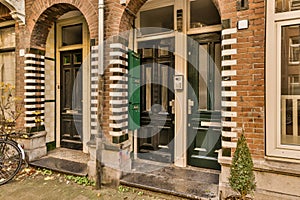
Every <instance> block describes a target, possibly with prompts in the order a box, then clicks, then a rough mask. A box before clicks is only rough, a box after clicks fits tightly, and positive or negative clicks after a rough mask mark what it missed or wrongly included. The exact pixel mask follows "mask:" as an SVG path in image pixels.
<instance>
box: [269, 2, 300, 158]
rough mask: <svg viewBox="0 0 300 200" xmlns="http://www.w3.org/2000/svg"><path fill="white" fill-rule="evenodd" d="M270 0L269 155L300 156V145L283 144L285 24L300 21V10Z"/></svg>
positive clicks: (275, 156) (272, 156) (271, 156)
mask: <svg viewBox="0 0 300 200" xmlns="http://www.w3.org/2000/svg"><path fill="white" fill-rule="evenodd" d="M275 6H276V5H275V0H273V1H268V2H267V20H266V70H265V73H266V76H265V77H266V81H265V83H266V156H267V158H270V159H272V158H274V159H278V158H280V159H288V160H291V159H300V145H299V146H296V145H283V144H281V27H282V26H286V25H294V24H300V11H291V12H282V13H275Z"/></svg>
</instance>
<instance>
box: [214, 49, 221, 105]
mask: <svg viewBox="0 0 300 200" xmlns="http://www.w3.org/2000/svg"><path fill="white" fill-rule="evenodd" d="M214 66H215V69H214V78H215V80H214V81H215V84H214V89H215V93H214V95H215V96H214V97H215V98H214V100H215V102H214V110H221V88H222V87H221V82H222V78H221V44H220V43H217V44H215V63H214Z"/></svg>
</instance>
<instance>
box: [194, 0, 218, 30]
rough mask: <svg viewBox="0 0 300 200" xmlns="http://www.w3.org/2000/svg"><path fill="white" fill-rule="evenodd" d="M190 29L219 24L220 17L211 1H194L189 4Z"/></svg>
mask: <svg viewBox="0 0 300 200" xmlns="http://www.w3.org/2000/svg"><path fill="white" fill-rule="evenodd" d="M190 10H191V12H190V19H191V21H190V27H191V28H199V27H202V26H208V25H215V24H221V21H220V15H219V12H218V10H217V8H216V7H215V5H214V4H213V2H212V1H211V0H195V1H191V2H190Z"/></svg>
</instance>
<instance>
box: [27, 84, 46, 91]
mask: <svg viewBox="0 0 300 200" xmlns="http://www.w3.org/2000/svg"><path fill="white" fill-rule="evenodd" d="M24 89H25V90H36V89H38V90H44V89H45V87H44V86H35V85H25V86H24Z"/></svg>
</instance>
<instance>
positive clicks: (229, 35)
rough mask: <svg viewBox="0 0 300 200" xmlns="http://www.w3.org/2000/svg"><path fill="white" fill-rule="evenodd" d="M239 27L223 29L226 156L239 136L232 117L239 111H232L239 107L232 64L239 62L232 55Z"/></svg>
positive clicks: (224, 141)
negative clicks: (236, 99)
mask: <svg viewBox="0 0 300 200" xmlns="http://www.w3.org/2000/svg"><path fill="white" fill-rule="evenodd" d="M236 33H237V29H236V28H230V27H227V28H225V29H223V30H222V52H221V55H222V64H221V65H222V88H223V89H222V149H223V155H224V156H226V155H227V156H230V153H231V148H235V147H236V142H234V141H233V139H234V138H237V132H236V127H237V123H236V122H233V121H232V120H231V118H232V117H237V112H233V111H231V110H232V108H233V107H237V102H236V101H232V100H231V98H232V97H236V96H237V91H233V90H232V88H231V87H233V86H236V85H237V81H236V80H234V78H233V77H234V76H236V73H237V72H236V70H232V69H231V66H233V65H236V64H237V60H236V59H232V55H236V54H237V49H236V48H233V47H232V45H234V44H236V43H237V38H236Z"/></svg>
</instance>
